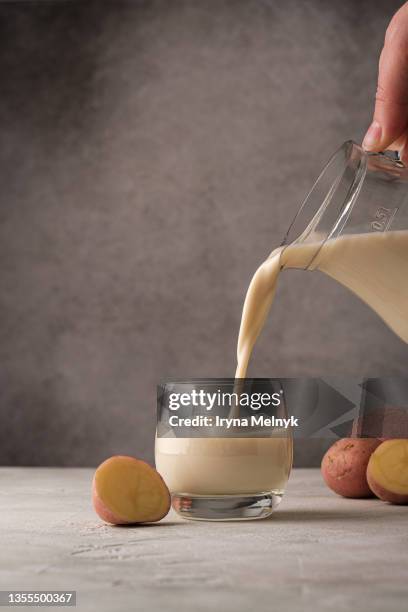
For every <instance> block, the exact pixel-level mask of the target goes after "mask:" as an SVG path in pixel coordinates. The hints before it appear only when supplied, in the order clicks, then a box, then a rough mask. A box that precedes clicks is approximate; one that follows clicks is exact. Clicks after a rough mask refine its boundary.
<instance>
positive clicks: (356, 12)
mask: <svg viewBox="0 0 408 612" xmlns="http://www.w3.org/2000/svg"><path fill="white" fill-rule="evenodd" d="M401 4H402V2H396V1H392V0H380V1H373V0H365V1H362V0H343V1H341V2H340V1H338V0H336V1H334V0H332V1H328V0H309V1H308V2H302V1H300V0H298V1H295V0H276V1H272V0H271V1H269V2H268V1H266V0H265V1H260V0H259V1H256V0H254V1H249V0H248V1H239V0H236V1H232V0H230V1H228V0H221V1H216V0H214V1H210V0H206V1H204V0H197V1H190V2H187V1H185V2H183V1H179V0H176V1H170V0H168V1H167V2H166V1H157V2H154V1H150V2H149V1H144V2H142V1H141V2H138V1H134V2H113V1H112V2H102V1H101V2H40V3H35V2H30V3H24V2H18V3H1V5H0V84H1V85H0V90H1V94H0V173H1V183H0V185H1V207H0V279H1V285H0V317H1V318H0V325H1V327H0V359H1V371H0V394H1V398H0V411H1V427H0V463H1V464H16V465H21V464H35V465H41V464H44V465H53V464H58V465H92V464H95V463H97V462H98V461H100V460H102V459H103V458H105V457H106V456H108V455H110V454H113V453H117V452H121V453H132V454H137V455H139V456H142V457H146V458H148V459H151V458H152V450H153V445H152V439H153V434H154V427H155V386H156V383H157V382H158V381H159V380H161V379H165V378H171V377H188V376H229V375H232V373H233V371H234V365H235V343H236V336H237V330H238V325H239V317H240V309H241V305H242V300H243V297H244V293H245V290H246V287H247V284H248V281H249V279H250V277H251V274H252V273H253V271H254V269H255V267H256V265H257V264H258V263H259V262H260V261H261V260H262V259H263V258H264V257H265V256H266V255H267V253H268V252H269V251H270V250H271V249H272V248H273V247H274V246H275V245H277V243H279V242H280V240H281V238H282V236H283V234H284V232H285V230H286V228H287V226H288V223H289V221H290V220H291V217H292V216H293V214H294V212H295V211H296V210H297V208H298V206H299V204H300V201H301V200H302V198H303V196H304V194H305V192H306V191H307V190H308V188H309V187H310V185H311V182H312V180H313V178H314V177H315V176H316V174H317V172H318V171H319V170H320V168H321V166H322V164H323V163H324V162H325V161H326V159H327V157H328V156H329V154H330V153H331V152H332V151H333V150H334V149H335V148H337V146H338V145H339V144H340V143H341V142H342V141H344V140H345V139H348V138H354V139H356V140H361V138H362V136H363V134H364V131H365V129H366V127H367V124H368V122H369V119H370V113H371V111H372V98H373V95H374V91H375V78H376V70H377V60H378V54H379V51H380V48H381V44H382V40H383V36H384V31H385V28H386V24H387V22H388V21H389V18H390V16H391V15H392V13H393V12H394V11H395V10H396V9H397V8H398V7H399V6H400V5H401ZM407 356H408V351H407V348H406V346H405V345H403V344H402V342H400V341H399V340H398V339H397V338H395V337H394V336H393V335H392V334H391V333H390V332H389V331H388V330H387V329H386V328H385V326H384V324H383V323H382V322H381V321H380V320H379V319H377V317H376V316H375V315H374V314H373V313H372V312H371V311H369V309H368V308H367V307H365V306H364V305H363V304H362V303H360V302H359V301H358V300H357V298H355V297H354V296H353V295H351V294H349V293H348V292H347V291H346V290H345V289H343V288H342V287H340V286H337V285H336V284H335V283H334V282H333V281H331V280H329V279H328V278H325V277H323V276H321V275H319V274H318V273H302V272H288V273H287V274H286V275H284V276H283V277H282V282H281V284H280V289H279V293H278V299H277V303H276V307H275V308H274V312H273V316H272V317H271V319H270V321H269V323H268V325H267V329H266V330H265V333H264V335H263V337H262V339H261V340H260V342H259V345H258V347H257V349H256V354H255V356H254V360H253V363H252V366H251V374H252V375H254V376H279V375H285V376H300V375H302V376H305V375H323V374H347V373H352V374H354V375H360V374H361V375H364V374H365V375H371V376H375V375H378V374H382V375H384V374H394V375H399V374H405V373H406V363H407ZM320 453H321V448H320V443H319V442H316V443H315V444H314V445H311V444H306V445H304V446H303V447H302V446H301V445H299V446H298V448H297V461H298V463H303V464H311V463H316V462H317V461H318V458H319V456H320Z"/></svg>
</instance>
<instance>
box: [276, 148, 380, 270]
mask: <svg viewBox="0 0 408 612" xmlns="http://www.w3.org/2000/svg"><path fill="white" fill-rule="evenodd" d="M367 159H368V154H367V153H366V152H365V151H364V150H363V149H362V148H361V147H360V146H359V145H358V144H356V143H355V142H353V141H352V140H348V141H347V142H345V143H344V144H343V145H342V146H341V147H340V148H339V149H338V150H337V151H336V152H335V153H334V154H333V155H332V157H331V158H330V160H329V161H328V163H327V164H326V166H325V167H324V169H323V170H322V172H321V174H320V175H319V177H318V179H317V180H316V182H315V184H314V185H313V187H312V189H311V190H310V191H309V193H308V195H307V196H306V198H305V200H304V201H303V203H302V205H301V207H300V208H299V210H298V212H297V214H296V215H295V218H294V219H293V221H292V223H291V224H290V226H289V228H288V231H287V232H286V235H285V237H284V239H283V242H282V246H283V247H286V246H287V245H289V244H302V245H308V252H309V253H310V261H309V262H308V263H307V264H306V263H305V264H304V265H302V268H303V269H305V268H308V267H309V265H310V264H311V263H312V261H313V259H314V258H315V256H316V255H317V254H318V252H319V250H320V248H321V247H322V246H323V244H324V243H325V241H326V240H328V239H329V238H334V237H335V236H337V235H339V234H340V233H341V231H342V229H343V228H344V226H345V224H346V222H347V219H348V218H349V215H350V213H351V210H352V208H353V206H354V204H355V202H356V200H357V197H358V194H359V192H360V190H361V186H362V184H363V182H364V177H365V174H366V171H367Z"/></svg>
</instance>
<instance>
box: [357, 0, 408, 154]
mask: <svg viewBox="0 0 408 612" xmlns="http://www.w3.org/2000/svg"><path fill="white" fill-rule="evenodd" d="M407 126H408V3H407V4H405V5H404V6H403V7H402V8H401V9H400V10H399V11H398V12H397V13H396V14H395V15H394V17H393V19H392V20H391V23H390V25H389V26H388V29H387V33H386V35H385V42H384V48H383V50H382V52H381V56H380V64H379V72H378V87H377V94H376V99H375V110H374V118H373V122H372V124H371V125H370V127H369V129H368V131H367V134H366V135H365V138H364V141H363V147H364V148H365V149H366V150H367V151H381V150H384V149H386V148H387V147H389V146H390V145H391V143H393V142H394V141H396V140H398V138H400V137H401V136H402V135H403V133H404V132H405V130H406V128H407Z"/></svg>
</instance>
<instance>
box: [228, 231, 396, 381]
mask: <svg viewBox="0 0 408 612" xmlns="http://www.w3.org/2000/svg"><path fill="white" fill-rule="evenodd" d="M316 252H317V255H316V256H315V258H314V259H313V256H314V255H315V253H316ZM312 259H313V262H312V265H310V262H311V260H312ZM309 265H310V268H309V269H313V270H320V271H321V272H324V273H325V274H327V275H328V276H331V277H332V278H334V279H335V280H337V281H338V282H339V283H341V284H342V285H344V286H346V287H348V289H350V290H351V291H353V292H354V293H356V294H357V295H358V296H359V297H360V298H361V299H362V300H363V301H364V302H366V303H367V304H368V305H369V306H370V307H371V308H372V309H373V310H374V311H375V312H376V313H377V314H378V315H379V316H380V317H381V318H382V319H383V320H384V321H385V323H387V325H388V326H389V327H390V328H391V329H392V330H393V331H394V332H395V333H396V334H397V335H398V336H399V337H400V338H401V340H403V341H404V342H408V278H407V276H408V275H407V272H408V232H407V231H395V232H384V233H381V232H373V233H371V234H353V235H348V236H342V237H340V238H336V239H333V240H328V241H327V242H326V243H325V244H324V245H323V246H322V248H321V249H320V250H319V245H317V244H293V245H288V246H287V247H285V248H283V247H279V248H278V249H276V250H275V251H273V253H272V254H271V255H270V257H269V258H268V259H267V260H266V261H265V262H264V263H263V264H262V265H261V266H260V267H259V268H258V270H257V271H256V272H255V275H254V276H253V278H252V280H251V283H250V285H249V288H248V291H247V295H246V298H245V303H244V308H243V312H242V319H241V327H240V331H239V337H238V347H237V369H236V374H235V377H236V378H245V376H246V372H247V368H248V363H249V360H250V357H251V354H252V351H253V348H254V345H255V342H256V340H257V338H258V336H259V334H260V332H261V330H262V328H263V325H264V323H265V319H266V317H267V315H268V312H269V310H270V308H271V305H272V302H273V298H274V295H275V291H276V286H277V282H278V276H279V273H280V271H281V270H282V269H284V268H306V267H309Z"/></svg>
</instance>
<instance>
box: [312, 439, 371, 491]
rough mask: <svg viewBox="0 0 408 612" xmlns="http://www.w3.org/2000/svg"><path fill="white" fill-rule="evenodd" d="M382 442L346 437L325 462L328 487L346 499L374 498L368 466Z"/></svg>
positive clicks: (324, 475) (323, 463) (330, 452)
mask: <svg viewBox="0 0 408 612" xmlns="http://www.w3.org/2000/svg"><path fill="white" fill-rule="evenodd" d="M380 444H381V441H380V440H378V439H377V438H343V439H342V440H338V441H337V442H335V443H334V444H333V446H331V447H330V448H329V450H328V451H327V452H326V454H325V455H324V457H323V460H322V466H321V469H322V476H323V478H324V480H325V482H326V484H327V486H328V487H329V488H330V489H331V490H332V491H334V492H335V493H337V494H338V495H342V496H343V497H372V496H373V493H372V491H371V489H370V487H369V486H368V482H367V476H366V472H367V465H368V462H369V460H370V457H371V454H372V453H373V452H374V451H375V449H376V448H377V446H379V445H380Z"/></svg>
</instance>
